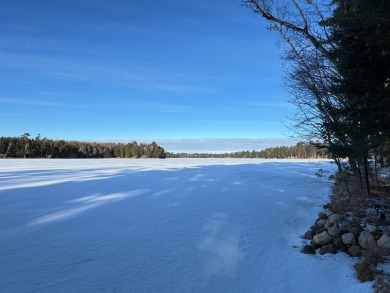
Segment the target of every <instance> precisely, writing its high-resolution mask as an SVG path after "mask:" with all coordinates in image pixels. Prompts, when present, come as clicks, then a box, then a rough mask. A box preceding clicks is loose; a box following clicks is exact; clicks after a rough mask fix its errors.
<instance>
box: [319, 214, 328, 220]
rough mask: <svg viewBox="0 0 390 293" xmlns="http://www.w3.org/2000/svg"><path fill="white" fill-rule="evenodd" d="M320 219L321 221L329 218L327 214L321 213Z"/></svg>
mask: <svg viewBox="0 0 390 293" xmlns="http://www.w3.org/2000/svg"><path fill="white" fill-rule="evenodd" d="M318 218H319V219H323V220H326V218H327V216H326V214H325V213H323V212H319V213H318Z"/></svg>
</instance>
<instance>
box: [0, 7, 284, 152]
mask: <svg viewBox="0 0 390 293" xmlns="http://www.w3.org/2000/svg"><path fill="white" fill-rule="evenodd" d="M276 42H277V36H276V35H275V34H274V33H273V32H270V31H268V30H267V29H266V24H265V23H264V21H263V20H262V19H260V17H257V16H254V15H253V14H252V13H251V11H249V10H248V9H247V8H244V7H242V6H241V2H240V0H213V1H206V0H166V1H133V0H127V1H126V0H113V1H103V0H46V1H44V0H39V1H31V0H25V1H21V0H12V1H2V4H1V6H0V60H1V61H0V113H1V116H2V120H3V123H2V124H1V126H0V129H1V133H0V135H1V136H18V135H21V134H23V133H25V132H29V133H31V134H32V135H33V136H35V135H36V134H37V133H40V134H42V135H43V136H45V137H48V138H54V139H69V140H71V139H77V140H92V141H115V140H118V141H127V140H138V141H142V140H156V141H157V142H158V141H159V140H160V141H166V140H180V141H182V139H192V140H199V139H203V138H214V139H236V138H246V139H252V140H253V141H256V140H255V139H259V138H260V139H268V138H280V137H284V133H285V132H286V129H285V126H284V124H283V116H284V115H285V114H286V113H287V112H289V111H291V109H290V106H289V105H288V104H286V103H285V100H286V98H287V93H286V91H285V90H283V88H282V86H281V84H282V75H283V73H282V67H281V61H280V59H279V55H280V53H281V51H280V49H278V48H277V46H276ZM235 141H237V140H235ZM253 148H256V145H254V147H253Z"/></svg>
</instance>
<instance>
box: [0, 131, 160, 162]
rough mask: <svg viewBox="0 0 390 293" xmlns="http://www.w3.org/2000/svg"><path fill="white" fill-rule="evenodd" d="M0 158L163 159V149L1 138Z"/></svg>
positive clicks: (148, 146)
mask: <svg viewBox="0 0 390 293" xmlns="http://www.w3.org/2000/svg"><path fill="white" fill-rule="evenodd" d="M0 155H1V157H3V158H4V157H5V158H165V157H166V154H165V150H164V149H163V148H162V147H160V146H158V145H157V144H156V143H155V142H152V143H150V144H145V143H141V144H138V143H137V142H135V141H133V142H131V143H126V144H125V143H112V142H108V143H95V142H81V141H65V140H53V139H47V138H41V137H40V135H38V136H37V137H36V138H30V135H29V134H24V135H22V136H20V137H0Z"/></svg>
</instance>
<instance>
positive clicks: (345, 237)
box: [341, 233, 356, 246]
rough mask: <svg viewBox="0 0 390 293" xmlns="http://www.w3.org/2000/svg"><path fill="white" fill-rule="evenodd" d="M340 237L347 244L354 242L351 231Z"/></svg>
mask: <svg viewBox="0 0 390 293" xmlns="http://www.w3.org/2000/svg"><path fill="white" fill-rule="evenodd" d="M341 238H342V239H343V243H344V244H345V245H347V246H352V245H355V244H356V240H355V235H354V234H353V233H345V234H343V236H341Z"/></svg>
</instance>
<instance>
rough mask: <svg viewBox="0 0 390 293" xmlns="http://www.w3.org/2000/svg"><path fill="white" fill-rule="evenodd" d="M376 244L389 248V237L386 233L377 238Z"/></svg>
mask: <svg viewBox="0 0 390 293" xmlns="http://www.w3.org/2000/svg"><path fill="white" fill-rule="evenodd" d="M377 245H378V247H379V248H382V249H389V250H390V237H389V236H388V235H387V234H386V233H385V234H383V235H382V237H381V238H379V240H378V242H377Z"/></svg>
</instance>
